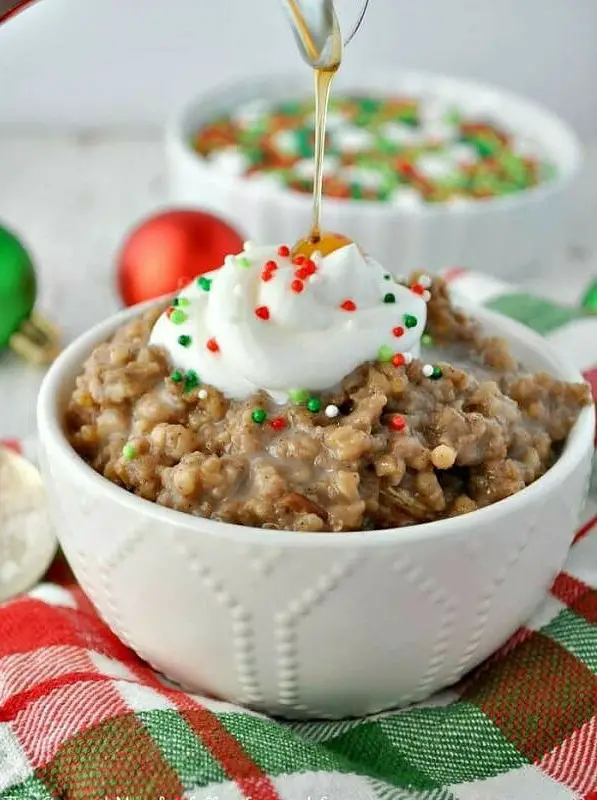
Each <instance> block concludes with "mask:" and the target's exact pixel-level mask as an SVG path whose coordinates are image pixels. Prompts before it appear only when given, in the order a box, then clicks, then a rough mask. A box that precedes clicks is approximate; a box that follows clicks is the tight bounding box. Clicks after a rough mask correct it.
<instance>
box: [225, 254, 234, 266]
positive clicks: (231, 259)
mask: <svg viewBox="0 0 597 800" xmlns="http://www.w3.org/2000/svg"><path fill="white" fill-rule="evenodd" d="M224 264H225V265H226V266H227V267H229V266H231V265H232V264H234V256H226V258H225V259H224Z"/></svg>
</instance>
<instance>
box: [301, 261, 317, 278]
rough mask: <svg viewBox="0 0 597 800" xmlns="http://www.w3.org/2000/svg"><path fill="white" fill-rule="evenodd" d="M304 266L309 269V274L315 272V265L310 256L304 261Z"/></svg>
mask: <svg viewBox="0 0 597 800" xmlns="http://www.w3.org/2000/svg"><path fill="white" fill-rule="evenodd" d="M304 268H305V269H306V270H309V275H314V274H315V273H316V272H317V266H316V264H315V262H314V261H312V260H311V259H310V258H308V259H307V260H306V261H305V264H304Z"/></svg>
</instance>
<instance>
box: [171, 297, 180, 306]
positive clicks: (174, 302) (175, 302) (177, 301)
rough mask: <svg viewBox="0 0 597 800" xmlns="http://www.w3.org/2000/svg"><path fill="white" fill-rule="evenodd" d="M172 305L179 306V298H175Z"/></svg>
mask: <svg viewBox="0 0 597 800" xmlns="http://www.w3.org/2000/svg"><path fill="white" fill-rule="evenodd" d="M172 305H173V306H178V305H180V300H179V299H178V297H175V298H174V300H173V301H172Z"/></svg>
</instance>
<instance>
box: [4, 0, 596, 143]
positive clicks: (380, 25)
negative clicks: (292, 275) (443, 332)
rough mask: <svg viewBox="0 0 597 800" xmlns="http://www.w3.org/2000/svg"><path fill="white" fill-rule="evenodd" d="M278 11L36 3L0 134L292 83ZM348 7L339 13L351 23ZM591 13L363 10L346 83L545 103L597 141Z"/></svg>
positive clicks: (577, 4) (21, 29) (15, 28)
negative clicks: (414, 72) (271, 79)
mask: <svg viewBox="0 0 597 800" xmlns="http://www.w3.org/2000/svg"><path fill="white" fill-rule="evenodd" d="M280 5H281V4H280V2H279V0H169V2H163V0H128V2H127V1H126V0H40V2H38V3H37V4H36V5H35V6H33V7H32V8H30V9H29V10H27V11H25V12H24V13H22V14H21V15H19V16H18V17H16V18H15V19H14V20H12V21H11V22H10V24H8V25H6V26H4V27H3V28H1V29H0V76H1V81H2V83H1V86H2V90H1V96H0V123H2V124H8V125H19V124H34V125H48V126H61V125H74V126H94V127H98V126H99V127H106V126H119V125H129V126H139V125H160V124H161V122H162V121H163V118H164V115H166V114H167V113H169V112H170V111H171V110H172V108H173V107H174V106H176V105H177V104H178V103H179V102H180V101H182V100H184V99H186V98H187V97H189V96H190V95H192V94H194V93H198V92H201V91H202V90H204V89H206V88H208V87H210V86H212V85H213V84H214V83H215V82H217V80H219V79H221V80H224V81H228V80H230V79H236V78H238V77H240V76H245V77H249V76H251V75H265V74H271V73H279V72H282V73H283V72H286V71H293V70H294V71H296V70H297V69H300V64H299V63H298V62H297V55H296V52H295V50H294V49H293V48H294V45H293V42H292V39H291V37H290V36H289V33H288V27H287V23H286V20H285V18H284V16H283V14H282V13H281V10H280ZM355 7H356V3H355V2H351V0H338V8H339V13H340V14H342V13H344V10H345V9H346V10H347V11H346V13H347V15H354V8H355ZM596 42H597V2H595V0H574V2H571V1H570V0H499V2H496V0H440V1H439V2H438V0H417V2H407V0H371V5H370V9H369V11H368V14H367V19H366V22H365V24H364V26H363V28H362V30H361V31H360V32H359V35H358V36H357V38H356V39H355V40H354V42H353V44H352V45H351V50H350V55H349V57H348V58H347V59H346V63H345V66H344V67H343V71H344V72H345V74H347V75H348V74H349V73H351V72H353V73H358V72H359V71H362V69H363V67H364V65H365V64H366V65H367V66H369V65H370V66H371V68H386V69H403V68H417V69H426V70H432V71H439V72H448V73H452V74H456V75H462V76H467V77H476V78H478V79H480V80H484V81H488V82H491V83H496V84H498V85H502V86H504V87H506V88H510V89H513V90H515V91H517V92H520V93H522V94H526V95H529V96H530V97H532V98H534V99H536V100H538V101H540V102H542V103H545V104H546V105H548V106H550V107H551V108H552V109H553V110H554V111H556V112H557V113H558V114H560V115H561V116H563V117H564V118H565V119H567V120H568V121H569V122H570V123H571V124H573V125H574V126H575V128H576V129H577V131H578V132H579V133H580V134H581V136H583V138H585V139H586V140H589V139H591V137H595V136H597V103H595V102H594V101H593V97H594V86H593V82H594V76H595V75H596V74H597V44H596Z"/></svg>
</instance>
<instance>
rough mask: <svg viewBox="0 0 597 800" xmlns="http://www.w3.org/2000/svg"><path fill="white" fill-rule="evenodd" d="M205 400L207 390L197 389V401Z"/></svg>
mask: <svg viewBox="0 0 597 800" xmlns="http://www.w3.org/2000/svg"><path fill="white" fill-rule="evenodd" d="M206 398H207V390H206V389H199V400H205V399H206Z"/></svg>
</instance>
